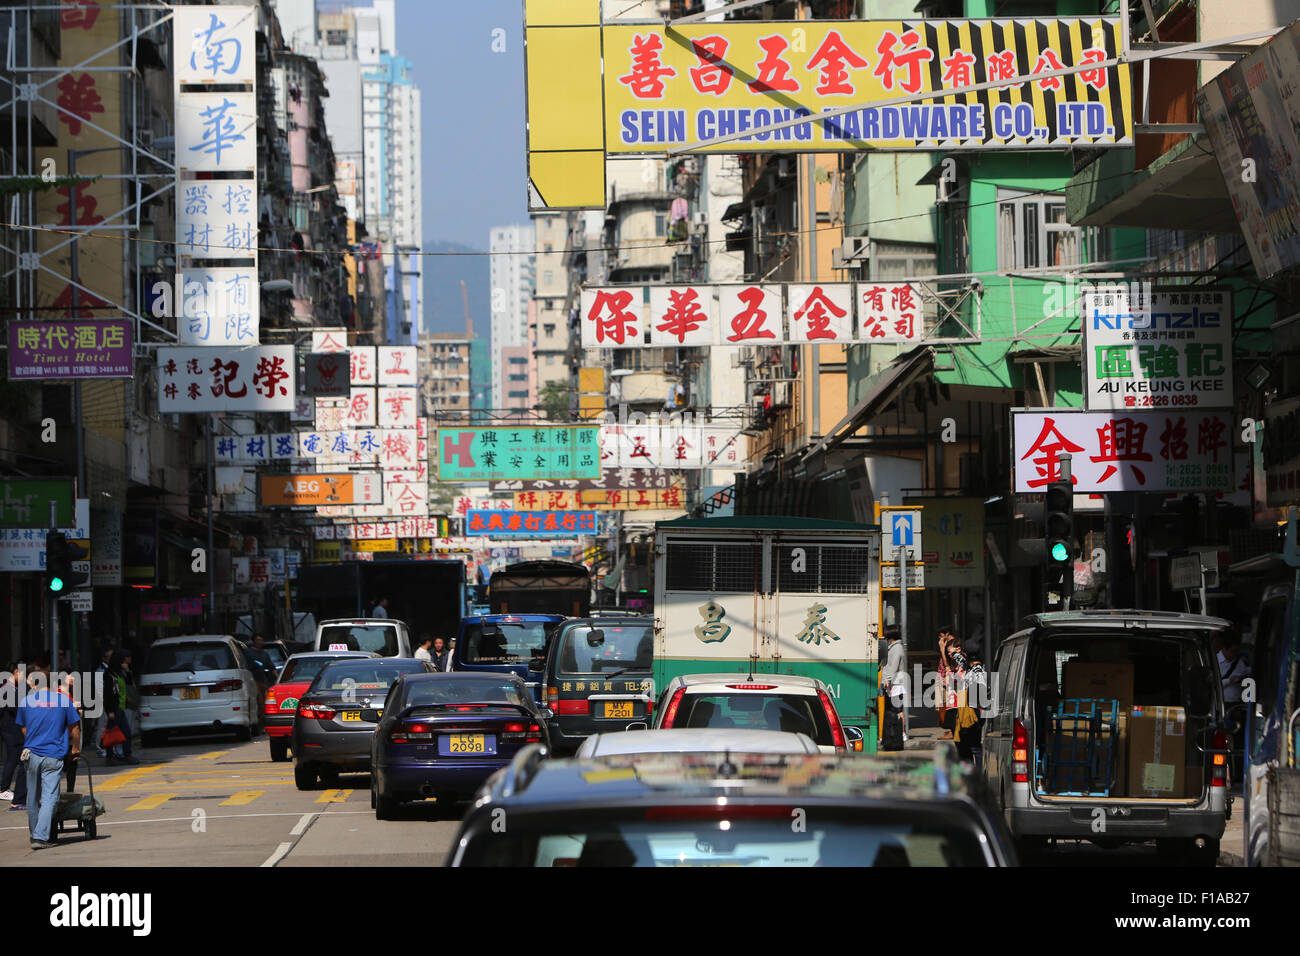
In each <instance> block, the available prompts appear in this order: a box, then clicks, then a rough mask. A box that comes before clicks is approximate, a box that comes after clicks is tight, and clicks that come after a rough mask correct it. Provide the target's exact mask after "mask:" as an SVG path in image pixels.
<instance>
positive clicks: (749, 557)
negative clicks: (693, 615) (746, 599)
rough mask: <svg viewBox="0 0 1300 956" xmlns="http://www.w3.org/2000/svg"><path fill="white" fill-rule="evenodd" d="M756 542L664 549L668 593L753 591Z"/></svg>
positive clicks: (759, 560)
mask: <svg viewBox="0 0 1300 956" xmlns="http://www.w3.org/2000/svg"><path fill="white" fill-rule="evenodd" d="M760 548H761V545H759V544H758V543H757V542H754V543H752V544H751V543H749V542H743V543H728V544H670V545H668V559H667V562H666V564H667V569H668V581H667V589H668V590H669V591H701V592H704V593H715V592H735V591H753V590H755V589H756V588H758V586H759V585H760V584H761V581H760V580H759V577H760V575H761V572H762V554H761V550H760Z"/></svg>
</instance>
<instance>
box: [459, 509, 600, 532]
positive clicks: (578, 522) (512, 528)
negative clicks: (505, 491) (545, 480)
mask: <svg viewBox="0 0 1300 956" xmlns="http://www.w3.org/2000/svg"><path fill="white" fill-rule="evenodd" d="M596 519H597V514H596V512H594V511H506V510H504V509H495V508H494V509H491V510H487V509H484V510H477V509H476V510H471V511H470V512H469V513H468V514H466V515H465V534H466V536H477V537H492V538H571V537H573V536H574V535H579V534H596V533H597V523H596Z"/></svg>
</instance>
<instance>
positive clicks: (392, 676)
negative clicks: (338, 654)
mask: <svg viewBox="0 0 1300 956" xmlns="http://www.w3.org/2000/svg"><path fill="white" fill-rule="evenodd" d="M422 673H424V664H423V662H421V661H415V660H396V661H366V662H364V663H353V662H351V661H348V662H346V663H343V662H339V661H335V662H334V663H331V664H329V665H328V666H326V667H324V668H322V669H321V672H320V673H319V674H317V675H316V679H315V680H314V681H312V685H311V690H312V691H326V692H335V691H348V690H354V691H387V690H388V688H389V687H391V686H392V685H393V682H394V681H396V680H397V677H398V675H399V674H422Z"/></svg>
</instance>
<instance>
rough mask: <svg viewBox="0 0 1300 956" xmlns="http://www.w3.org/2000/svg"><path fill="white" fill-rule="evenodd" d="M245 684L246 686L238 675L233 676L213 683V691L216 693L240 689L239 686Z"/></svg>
mask: <svg viewBox="0 0 1300 956" xmlns="http://www.w3.org/2000/svg"><path fill="white" fill-rule="evenodd" d="M243 686H244V682H243V681H242V680H240V679H239V678H238V677H234V678H231V679H230V680H220V681H217V682H216V683H215V684H213V685H212V692H213V693H214V694H220V693H225V692H228V691H232V690H239V688H241V687H243Z"/></svg>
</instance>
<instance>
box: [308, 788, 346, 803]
mask: <svg viewBox="0 0 1300 956" xmlns="http://www.w3.org/2000/svg"><path fill="white" fill-rule="evenodd" d="M350 796H352V791H351V790H326V791H325V792H324V793H322V794H321V795H320V796H319V797H317V798H316V802H317V803H342V802H343V801H345V800H346V799H347V798H348V797H350Z"/></svg>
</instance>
